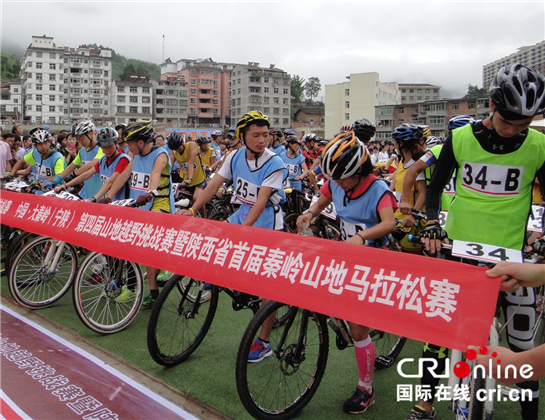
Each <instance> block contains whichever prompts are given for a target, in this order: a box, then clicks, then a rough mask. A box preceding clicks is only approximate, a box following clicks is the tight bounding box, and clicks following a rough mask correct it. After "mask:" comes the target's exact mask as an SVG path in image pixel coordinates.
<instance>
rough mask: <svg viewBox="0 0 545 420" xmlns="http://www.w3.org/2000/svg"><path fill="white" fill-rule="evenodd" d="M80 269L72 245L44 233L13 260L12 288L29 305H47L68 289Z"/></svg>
mask: <svg viewBox="0 0 545 420" xmlns="http://www.w3.org/2000/svg"><path fill="white" fill-rule="evenodd" d="M55 255H57V257H58V258H55ZM55 259H56V260H57V261H56V262H55ZM77 269H78V255H77V252H76V249H75V248H74V247H73V246H72V245H70V244H68V243H66V242H61V241H56V240H54V239H50V238H47V237H45V236H40V237H38V238H35V239H33V240H32V241H30V242H29V243H27V244H26V245H25V246H24V247H23V248H22V249H21V251H20V252H19V253H18V254H17V256H16V257H15V259H14V260H13V263H12V266H11V269H10V273H9V278H8V286H9V291H10V293H11V295H12V296H13V298H14V299H15V301H17V303H19V304H21V305H22V306H24V307H26V308H29V309H38V308H46V307H48V306H50V305H52V304H53V303H55V302H56V301H57V300H59V299H60V298H61V297H63V296H64V294H65V293H66V292H67V291H68V289H69V288H70V286H71V285H72V282H73V280H74V276H75V273H76V272H77Z"/></svg>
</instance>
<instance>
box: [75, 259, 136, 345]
mask: <svg viewBox="0 0 545 420" xmlns="http://www.w3.org/2000/svg"><path fill="white" fill-rule="evenodd" d="M119 270H121V271H119ZM143 287H144V276H143V274H142V271H141V270H140V266H139V265H138V264H136V263H134V262H131V261H125V260H119V259H117V258H114V257H109V256H107V255H103V254H100V253H97V252H92V253H90V254H88V255H87V256H86V257H85V258H84V260H83V261H82V263H81V267H80V269H79V271H78V275H77V277H76V280H75V282H74V289H73V293H72V298H73V299H72V300H73V302H74V308H75V309H76V313H77V314H78V317H79V319H80V320H81V322H83V324H84V325H85V326H86V327H87V328H89V329H91V330H93V331H95V332H97V333H100V334H113V333H116V332H118V331H121V330H123V329H125V328H127V326H128V325H129V324H130V323H131V322H132V321H133V319H134V318H135V317H136V315H137V314H138V310H139V309H140V304H141V303H142V294H143ZM122 293H123V294H122Z"/></svg>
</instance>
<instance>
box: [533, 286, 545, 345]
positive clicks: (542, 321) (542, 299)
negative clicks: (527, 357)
mask: <svg viewBox="0 0 545 420" xmlns="http://www.w3.org/2000/svg"><path fill="white" fill-rule="evenodd" d="M535 291H536V322H535V327H534V345H536V346H539V345H542V344H545V286H540V287H538V288H536V289H535Z"/></svg>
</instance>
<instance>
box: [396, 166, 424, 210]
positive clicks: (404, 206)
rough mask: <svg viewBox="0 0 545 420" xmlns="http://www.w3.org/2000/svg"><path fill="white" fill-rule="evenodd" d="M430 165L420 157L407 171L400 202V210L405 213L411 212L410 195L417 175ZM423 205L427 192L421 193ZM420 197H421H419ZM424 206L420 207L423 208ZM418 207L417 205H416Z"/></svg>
mask: <svg viewBox="0 0 545 420" xmlns="http://www.w3.org/2000/svg"><path fill="white" fill-rule="evenodd" d="M427 167H428V165H426V163H425V162H423V161H422V160H420V159H418V160H417V161H416V162H415V163H414V164H413V165H411V167H410V168H409V169H407V172H405V178H403V190H402V191H403V192H402V193H401V200H400V203H399V210H400V211H401V213H403V214H411V210H412V206H411V203H409V197H410V195H411V188H412V186H413V185H414V183H415V182H416V176H417V175H418V174H419V173H420V172H422V171H423V170H425V169H426V168H427ZM421 197H422V206H423V205H424V197H425V194H421ZM419 198H420V197H419ZM422 206H421V207H420V208H422ZM415 207H416V206H415Z"/></svg>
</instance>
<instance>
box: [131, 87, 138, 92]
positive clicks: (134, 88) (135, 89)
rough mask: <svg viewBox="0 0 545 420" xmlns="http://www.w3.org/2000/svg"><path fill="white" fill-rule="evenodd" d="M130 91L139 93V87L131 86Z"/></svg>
mask: <svg viewBox="0 0 545 420" xmlns="http://www.w3.org/2000/svg"><path fill="white" fill-rule="evenodd" d="M129 92H131V93H137V92H138V88H137V87H134V86H131V87H130V88H129Z"/></svg>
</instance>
